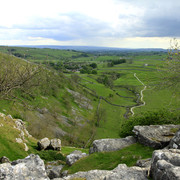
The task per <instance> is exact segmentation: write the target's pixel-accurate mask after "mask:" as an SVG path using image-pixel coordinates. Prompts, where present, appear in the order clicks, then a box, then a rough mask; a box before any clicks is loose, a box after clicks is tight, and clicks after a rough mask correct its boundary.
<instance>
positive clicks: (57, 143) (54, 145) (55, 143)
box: [49, 139, 61, 151]
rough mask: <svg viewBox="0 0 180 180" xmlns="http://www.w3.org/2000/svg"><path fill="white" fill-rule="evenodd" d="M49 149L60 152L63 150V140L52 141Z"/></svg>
mask: <svg viewBox="0 0 180 180" xmlns="http://www.w3.org/2000/svg"><path fill="white" fill-rule="evenodd" d="M49 148H51V149H53V150H57V151H60V150H61V140H60V139H51V140H50V145H49Z"/></svg>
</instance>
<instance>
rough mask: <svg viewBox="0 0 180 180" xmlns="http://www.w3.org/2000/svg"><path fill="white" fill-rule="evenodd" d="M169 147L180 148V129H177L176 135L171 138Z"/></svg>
mask: <svg viewBox="0 0 180 180" xmlns="http://www.w3.org/2000/svg"><path fill="white" fill-rule="evenodd" d="M169 148H173V149H180V130H179V131H177V132H176V134H175V136H174V137H173V138H172V139H171V141H170V143H169Z"/></svg>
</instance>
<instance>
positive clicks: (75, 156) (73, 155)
mask: <svg viewBox="0 0 180 180" xmlns="http://www.w3.org/2000/svg"><path fill="white" fill-rule="evenodd" d="M86 156H87V154H86V153H82V152H81V151H77V150H75V151H73V152H72V153H71V154H69V155H68V156H67V157H66V163H67V164H68V165H69V166H71V165H72V164H74V163H75V162H76V161H77V160H79V159H81V158H82V157H86Z"/></svg>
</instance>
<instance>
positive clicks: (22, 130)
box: [0, 113, 32, 151]
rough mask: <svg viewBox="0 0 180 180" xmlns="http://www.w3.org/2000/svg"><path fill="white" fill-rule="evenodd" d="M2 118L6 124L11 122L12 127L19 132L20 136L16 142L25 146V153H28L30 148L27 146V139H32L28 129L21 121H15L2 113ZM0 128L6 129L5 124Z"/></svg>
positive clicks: (0, 114) (0, 125)
mask: <svg viewBox="0 0 180 180" xmlns="http://www.w3.org/2000/svg"><path fill="white" fill-rule="evenodd" d="M0 117H1V118H2V119H3V120H4V123H5V122H6V123H7V122H11V124H12V127H13V128H14V129H16V130H17V132H18V136H17V137H16V138H15V142H17V143H19V144H23V145H24V151H28V150H29V148H28V146H27V144H26V142H27V138H31V137H32V136H31V135H30V134H29V132H28V131H27V129H26V126H25V123H24V122H23V121H22V120H21V119H14V118H13V117H12V116H11V115H7V116H6V115H5V114H3V113H0ZM0 127H2V128H4V124H3V123H1V124H0Z"/></svg>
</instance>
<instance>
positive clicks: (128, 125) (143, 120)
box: [119, 110, 180, 137]
mask: <svg viewBox="0 0 180 180" xmlns="http://www.w3.org/2000/svg"><path fill="white" fill-rule="evenodd" d="M160 124H180V118H179V113H178V112H176V113H175V112H170V111H168V110H160V111H155V112H146V113H143V114H142V115H140V116H136V117H131V118H129V119H127V120H125V121H124V122H123V123H122V124H121V127H120V132H119V135H120V137H126V136H129V135H133V132H132V130H133V127H134V126H137V125H141V126H143V125H160Z"/></svg>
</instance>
